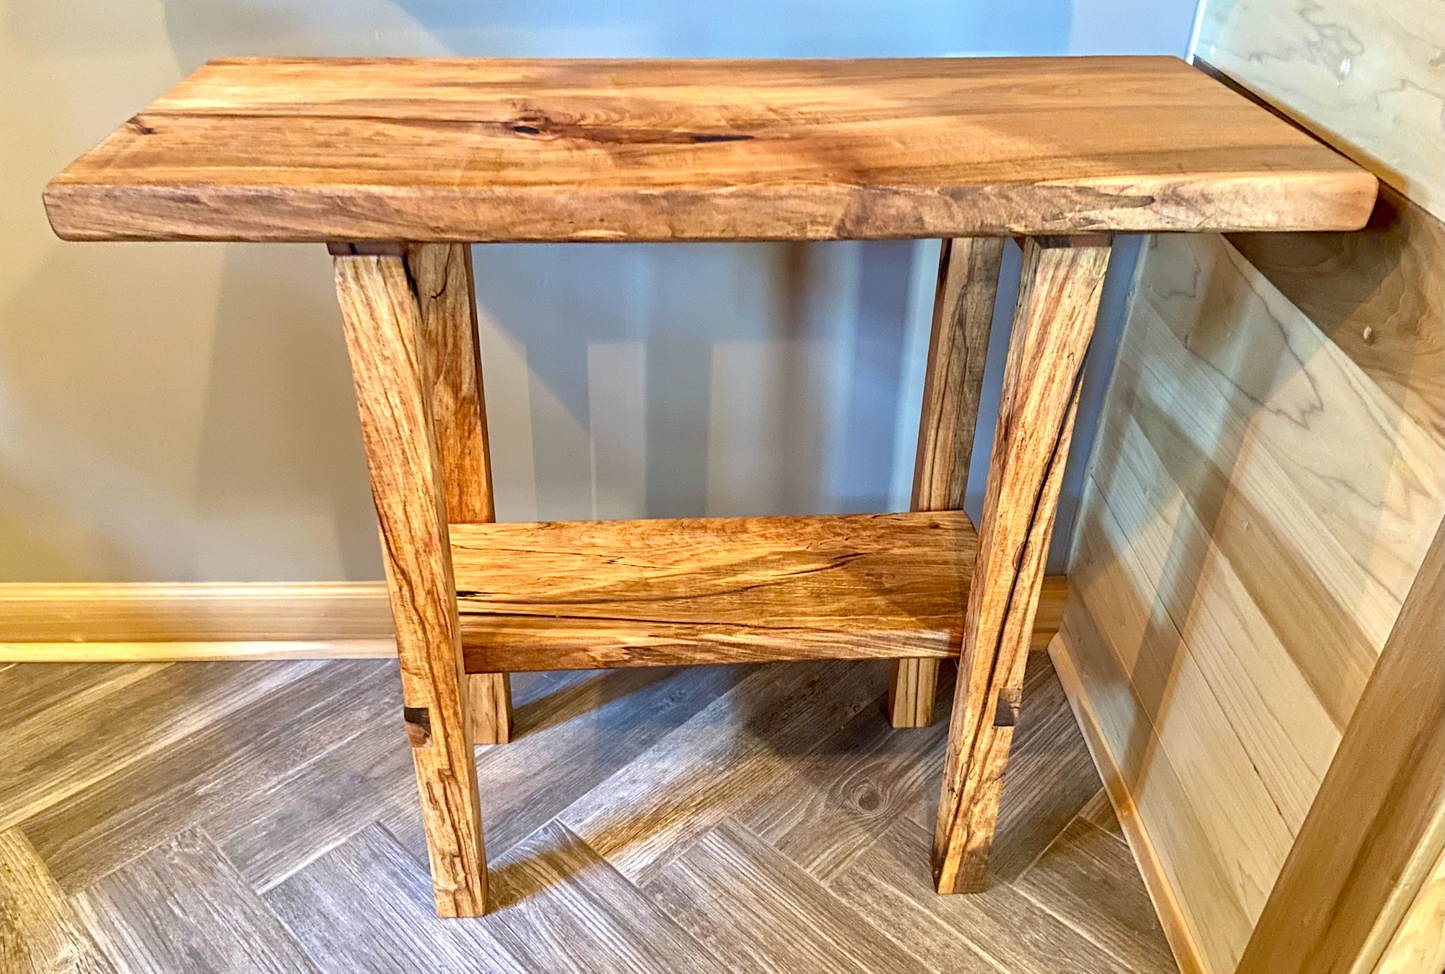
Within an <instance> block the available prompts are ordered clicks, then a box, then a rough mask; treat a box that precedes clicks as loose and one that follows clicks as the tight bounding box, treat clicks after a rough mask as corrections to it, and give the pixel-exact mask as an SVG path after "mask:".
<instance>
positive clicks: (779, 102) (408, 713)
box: [45, 57, 1376, 916]
mask: <svg viewBox="0 0 1445 974" xmlns="http://www.w3.org/2000/svg"><path fill="white" fill-rule="evenodd" d="M1375 189H1376V185H1375V179H1374V177H1373V176H1371V175H1370V174H1369V173H1367V172H1365V171H1364V170H1362V169H1359V168H1358V167H1356V166H1355V165H1353V164H1352V163H1350V162H1349V161H1347V160H1346V159H1344V158H1342V157H1341V156H1339V155H1337V154H1335V153H1334V152H1333V151H1332V150H1330V149H1328V148H1326V147H1325V146H1323V145H1321V144H1319V143H1318V142H1316V141H1314V140H1313V139H1312V138H1310V137H1309V136H1308V135H1305V134H1303V133H1302V132H1300V131H1297V130H1296V129H1295V128H1293V127H1292V126H1291V125H1289V124H1288V123H1287V122H1284V121H1282V120H1281V119H1279V118H1276V117H1275V116H1274V115H1272V114H1271V113H1270V112H1269V111H1267V110H1265V109H1263V108H1261V107H1259V106H1257V105H1255V104H1253V103H1252V102H1250V101H1249V100H1248V99H1246V98H1245V97H1243V96H1242V95H1239V94H1236V93H1235V92H1233V91H1231V90H1230V89H1229V88H1227V87H1225V86H1224V85H1222V84H1220V83H1219V82H1217V81H1214V80H1212V79H1211V78H1209V77H1207V76H1205V75H1204V74H1202V73H1200V72H1198V71H1196V70H1194V69H1193V68H1191V67H1189V66H1188V65H1186V64H1184V63H1183V62H1182V61H1179V60H1176V59H1174V58H1163V57H1143V58H1108V57H1105V58H1048V59H1043V58H1019V59H1015V58H992V59H977V60H971V59H952V58H950V59H923V60H867V61H541V60H536V61H520V60H510V61H507V60H474V61H464V60H374V59H365V60H295V59H266V60H254V59H238V60H226V61H213V62H212V63H210V64H208V65H206V66H205V67H203V68H202V69H201V70H199V71H197V72H196V73H195V74H194V75H192V76H191V77H190V78H188V79H186V80H185V81H183V82H182V83H181V84H180V85H178V86H177V87H176V88H175V89H174V90H173V91H171V92H170V93H169V94H167V95H165V96H164V97H162V98H161V99H160V100H159V101H157V102H156V103H155V104H153V105H152V106H151V107H150V108H147V109H145V110H144V111H142V112H141V113H140V114H138V115H136V116H135V117H133V118H131V119H130V120H129V121H128V122H126V123H125V124H124V125H123V126H121V127H120V128H119V129H117V130H116V131H115V133H114V134H112V135H111V136H110V137H109V138H107V139H106V140H105V141H104V142H102V143H101V144H100V145H99V146H97V147H96V148H95V149H93V150H92V151H90V152H88V153H86V154H85V155H84V156H82V157H81V158H80V159H79V160H77V161H76V162H74V163H72V164H71V165H70V166H69V167H68V168H67V169H66V170H65V171H64V172H62V173H61V174H60V175H58V176H56V177H55V179H54V180H53V181H52V182H51V183H50V185H49V186H48V187H47V189H46V191H45V205H46V209H47V211H48V213H49V215H50V221H51V223H52V224H53V225H54V227H55V230H56V232H57V233H59V234H60V235H61V236H63V237H67V238H70V239H75V240H238V241H239V240H255V241H317V242H320V241H324V242H326V244H327V246H328V249H329V250H330V251H331V253H332V254H333V255H334V259H333V269H334V272H335V277H336V291H337V298H338V302H339V305H340V308H341V319H342V330H343V333H344V335H345V339H346V345H347V349H348V351H349V353H350V356H351V366H352V378H353V380H354V383H355V386H356V397H357V406H358V410H359V415H360V419H361V431H362V442H363V446H364V447H365V450H366V456H367V464H368V467H369V470H370V474H371V484H372V494H373V497H374V499H375V501H376V511H377V520H378V523H379V525H380V528H381V535H382V539H383V544H382V554H383V561H384V564H385V566H386V574H387V579H388V591H389V592H390V595H391V605H392V616H393V620H394V622H395V624H396V638H397V655H398V659H399V661H400V666H399V671H400V676H401V684H402V700H403V712H402V719H403V721H404V722H405V723H406V727H407V737H408V740H409V741H410V743H411V746H412V754H413V759H414V762H413V763H414V764H415V767H416V774H417V781H418V786H419V794H420V795H421V803H422V816H423V819H424V821H425V824H426V835H427V850H428V855H429V859H430V862H431V870H432V884H433V889H434V891H435V894H436V904H437V910H438V911H439V912H440V913H442V914H443V915H446V916H469V915H474V914H477V913H481V912H483V910H484V909H485V908H486V904H487V875H486V854H485V850H484V848H483V843H482V820H481V811H480V804H479V801H478V790H477V789H478V782H477V769H476V766H475V759H474V755H473V752H472V744H473V742H474V741H475V742H478V743H488V744H502V743H505V742H507V741H508V739H509V735H510V727H511V719H510V714H511V710H510V696H509V690H508V684H507V674H509V673H510V672H513V671H518V670H529V669H574V668H595V667H615V666H659V665H678V664H698V663H722V662H744V661H758V662H761V661H775V660H776V661H781V660H800V659H825V658H880V659H890V660H892V662H893V667H894V669H893V678H892V691H891V692H890V695H889V713H890V719H891V720H892V721H893V724H894V726H897V727H922V726H926V725H927V724H928V723H929V722H930V720H931V719H932V713H933V704H934V699H935V690H936V686H937V676H938V662H939V660H940V659H942V658H946V657H952V658H955V659H957V660H958V665H959V670H958V679H957V681H956V684H955V690H954V701H953V709H952V712H951V713H950V716H949V731H948V742H947V745H946V748H945V752H944V762H943V775H942V778H943V781H942V786H941V789H940V795H939V806H938V815H937V821H936V825H935V829H934V841H933V880H934V886H935V888H936V889H937V890H938V891H939V892H946V893H963V892H974V891H978V890H981V889H983V888H984V887H985V886H986V884H987V879H988V860H989V853H990V850H991V848H992V845H993V834H994V828H995V825H996V823H997V817H998V809H999V795H1000V788H1001V785H1000V782H1001V781H1002V776H1003V772H1004V768H1005V765H1006V763H1007V760H1008V753H1009V747H1010V744H1011V741H1012V737H1013V728H1014V726H1015V724H1016V722H1017V717H1018V713H1019V707H1020V703H1021V700H1022V692H1023V691H1022V688H1023V678H1024V667H1025V664H1026V661H1027V658H1028V647H1029V645H1030V642H1031V639H1032V630H1033V623H1034V619H1035V615H1036V612H1037V609H1038V605H1039V600H1040V597H1041V592H1042V587H1043V581H1044V577H1043V573H1044V560H1045V555H1046V553H1047V551H1048V548H1049V536H1050V532H1051V531H1052V530H1053V522H1054V514H1055V511H1056V510H1057V504H1058V495H1059V489H1060V484H1061V482H1062V479H1063V469H1064V460H1065V458H1066V457H1067V456H1068V453H1069V443H1070V436H1071V434H1072V430H1073V423H1074V413H1075V408H1076V406H1077V404H1078V394H1079V378H1080V375H1081V374H1082V373H1081V363H1082V361H1083V358H1084V353H1085V350H1086V349H1087V348H1088V345H1089V340H1090V336H1091V335H1092V333H1093V329H1094V320H1095V317H1096V314H1097V311H1098V307H1099V296H1100V293H1101V292H1102V289H1103V282H1104V274H1105V270H1106V268H1107V267H1108V263H1109V255H1110V248H1111V246H1112V244H1111V234H1112V233H1113V232H1115V231H1135V232H1141V231H1171V230H1173V231H1183V230H1191V231H1199V230H1353V229H1357V228H1359V227H1362V226H1363V225H1364V224H1365V222H1366V220H1367V218H1368V217H1369V215H1370V211H1371V209H1372V207H1373V203H1374V199H1375ZM1005 236H1021V237H1023V238H1024V240H1023V258H1022V264H1021V270H1020V272H1019V291H1018V300H1017V302H1016V304H1015V308H1014V321H1013V326H1012V328H1011V330H1010V333H1009V340H1008V355H1007V361H1006V364H1005V367H1004V377H1003V384H1002V388H1001V390H1000V392H999V393H998V395H999V411H998V421H997V425H996V427H995V433H994V446H993V452H992V454H991V456H990V458H989V473H988V483H987V485H986V489H985V491H984V503H983V508H982V513H981V514H980V517H979V522H978V525H977V528H975V526H974V524H973V523H972V521H971V520H970V519H969V517H968V516H967V515H966V514H965V513H964V512H963V511H962V510H961V508H962V502H963V498H964V496H965V495H966V493H967V487H968V484H967V477H968V470H969V466H970V459H969V451H970V449H971V448H972V444H973V439H974V436H973V434H974V423H975V417H976V416H977V415H978V411H979V410H978V406H979V397H980V394H981V389H982V382H983V362H984V354H983V353H984V350H985V349H987V348H988V346H989V328H990V325H991V322H992V319H993V309H994V304H995V300H996V297H997V290H998V282H999V277H1000V267H1001V266H1002V265H1001V262H1002V259H1003V251H1004V241H1003V240H1002V239H1001V238H1002V237H1005ZM869 237H873V238H877V237H941V238H943V244H942V246H941V248H940V252H941V257H940V266H939V278H938V279H939V285H938V290H937V303H936V306H935V312H934V320H933V328H932V331H931V334H930V338H929V352H928V365H927V367H926V377H925V382H924V391H923V404H922V408H921V412H920V416H921V419H920V423H919V445H918V461H917V464H916V467H915V474H914V493H913V502H912V505H911V508H912V509H911V510H910V511H908V512H906V513H896V514H871V515H866V514H865V515H818V516H811V517H774V518H768V517H757V518H671V519H661V520H651V521H615V522H608V523H606V524H603V523H599V522H573V523H562V524H499V523H496V520H495V509H494V505H493V503H492V497H491V472H490V469H491V468H490V461H489V453H488V447H487V433H486V415H485V408H484V406H483V403H484V402H485V398H484V396H483V394H482V380H481V367H482V363H481V359H480V355H479V354H478V350H477V338H476V300H475V296H474V294H473V280H474V278H473V274H472V263H471V262H472V250H471V248H470V247H469V246H467V244H470V243H481V242H487V241H528V240H534V241H593V240H637V241H641V240H648V241H666V240H730V241H731V240H825V239H844V238H869ZM698 800H700V799H698ZM692 803H694V799H693V798H688V799H686V800H683V801H682V802H681V803H680V804H679V805H678V806H677V807H678V810H679V813H680V814H686V813H689V810H690V809H692V807H693V804H692ZM666 817H667V816H663V815H657V814H654V813H652V812H648V813H646V814H642V815H640V816H639V817H637V819H636V821H635V823H633V824H632V825H628V826H626V828H629V829H630V828H634V827H635V828H644V827H651V826H653V825H658V827H660V825H659V823H661V822H662V821H663V819H665V818H666ZM620 818H622V819H626V818H628V816H626V815H622V816H620ZM629 836H630V838H626V839H619V840H618V841H620V842H622V845H623V846H624V847H626V846H629V845H630V844H632V842H633V840H636V841H638V842H643V843H645V842H650V841H652V840H650V839H646V838H645V837H644V836H641V835H633V834H632V833H629Z"/></svg>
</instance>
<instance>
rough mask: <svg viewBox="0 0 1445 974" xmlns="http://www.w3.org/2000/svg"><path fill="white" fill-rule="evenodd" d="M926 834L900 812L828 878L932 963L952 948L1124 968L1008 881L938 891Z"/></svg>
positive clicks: (1085, 970)
mask: <svg viewBox="0 0 1445 974" xmlns="http://www.w3.org/2000/svg"><path fill="white" fill-rule="evenodd" d="M931 845H932V835H931V834H930V833H928V832H926V831H924V830H923V829H922V828H920V827H919V826H918V824H917V823H916V822H914V821H912V820H910V819H901V820H900V821H899V822H898V823H897V824H896V825H895V826H893V828H891V829H889V830H888V831H887V832H885V833H884V834H883V836H882V837H881V838H880V839H879V841H878V842H877V843H876V844H875V845H874V846H873V847H872V848H871V849H869V850H868V851H867V852H866V853H864V854H863V855H862V856H860V857H858V859H857V860H855V861H854V862H853V863H852V864H851V865H850V866H849V867H848V868H847V869H845V870H844V871H843V872H841V873H839V874H838V875H837V876H835V877H834V878H833V879H832V880H831V881H829V883H828V888H829V889H831V890H832V891H833V892H834V893H835V894H836V895H838V896H839V897H841V898H842V899H843V900H845V901H846V902H848V903H849V904H850V905H852V906H853V907H854V909H857V910H858V911H859V912H861V913H862V914H863V915H864V916H866V917H867V918H868V919H869V920H871V921H872V922H873V923H875V924H876V925H878V926H880V927H882V928H883V929H886V930H887V931H888V932H889V934H890V935H891V936H892V937H893V938H894V939H895V940H897V941H899V942H900V943H902V944H904V945H905V946H907V947H908V949H909V950H911V951H912V952H914V953H916V954H918V955H919V956H920V957H922V958H923V960H924V961H925V962H926V963H928V964H929V965H930V966H931V967H933V968H934V969H935V970H939V971H945V970H949V969H951V968H950V965H956V963H957V961H956V960H955V958H956V957H958V956H964V955H968V954H973V955H976V956H978V957H981V958H986V959H988V960H990V961H991V962H992V963H993V964H994V965H996V966H997V967H998V968H999V969H1001V970H1002V971H1005V972H1007V974H1128V972H1127V968H1125V967H1124V965H1122V964H1120V963H1119V962H1118V961H1116V960H1115V959H1114V958H1113V957H1111V956H1110V955H1108V954H1107V953H1105V952H1104V951H1103V950H1101V949H1100V948H1099V947H1097V946H1095V945H1094V944H1093V943H1092V942H1090V941H1089V940H1087V939H1086V938H1084V937H1083V936H1081V935H1080V934H1079V933H1077V932H1076V931H1074V930H1073V929H1072V928H1070V927H1069V926H1068V925H1066V924H1065V923H1063V922H1062V921H1061V920H1059V919H1057V918H1056V917H1054V916H1053V915H1052V914H1050V913H1048V912H1046V911H1044V910H1042V909H1040V908H1039V907H1038V906H1037V905H1036V904H1034V903H1033V901H1031V900H1029V899H1027V898H1026V897H1024V896H1023V895H1022V894H1020V893H1018V892H1016V891H1015V890H1013V889H1012V888H1010V887H1009V886H1008V885H1006V884H1003V883H995V884H994V885H992V886H990V887H989V889H988V890H987V891H985V892H983V893H970V894H964V895H956V896H939V895H938V894H937V893H935V892H934V890H933V883H932V877H931V875H930V871H929V851H930V847H931Z"/></svg>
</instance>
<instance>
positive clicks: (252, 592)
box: [0, 582, 394, 661]
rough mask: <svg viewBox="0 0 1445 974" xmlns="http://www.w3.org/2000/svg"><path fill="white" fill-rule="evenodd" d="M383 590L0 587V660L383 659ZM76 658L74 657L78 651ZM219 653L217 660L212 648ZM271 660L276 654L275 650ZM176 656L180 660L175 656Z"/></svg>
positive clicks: (222, 585)
mask: <svg viewBox="0 0 1445 974" xmlns="http://www.w3.org/2000/svg"><path fill="white" fill-rule="evenodd" d="M393 639H394V637H393V629H392V622H391V607H390V605H389V604H388V603H387V599H386V588H385V586H384V585H383V584H381V583H378V582H244V583H233V582H185V583H171V582H140V583H132V582H104V583H90V582H62V583H54V582H7V583H5V584H0V659H6V660H9V659H11V658H12V657H14V658H15V659H16V661H26V660H29V659H33V658H36V657H35V655H34V654H38V653H39V650H30V651H27V650H26V649H25V646H26V645H27V644H37V643H41V644H46V643H48V644H64V643H72V642H74V643H81V642H88V643H109V644H113V645H114V646H115V649H114V650H113V651H114V652H116V653H117V654H122V653H123V652H124V651H123V650H121V649H120V647H121V646H123V645H125V644H132V645H134V646H136V647H137V648H136V649H135V650H132V651H131V654H130V655H129V656H125V655H117V657H116V658H117V659H119V660H128V659H145V658H149V657H146V656H144V655H143V654H144V653H146V652H147V650H146V649H144V648H142V647H146V646H150V645H154V644H157V643H232V644H236V645H238V646H244V645H249V644H254V643H261V642H277V643H283V644H288V643H289V644H292V645H293V646H298V647H299V646H301V645H305V644H308V643H316V644H321V643H330V644H334V645H335V656H336V657H337V658H341V657H342V656H343V655H345V654H348V653H349V652H353V651H354V652H356V653H357V654H358V655H371V654H377V655H391V653H392V652H393V651H394V650H393V649H388V648H387V647H386V644H387V643H389V642H392V641H393ZM77 651H79V650H77ZM217 651H218V652H219V651H221V650H220V649H219V648H218V650H217ZM277 651H278V652H282V651H285V647H278V648H277ZM177 652H186V650H185V649H183V648H181V647H177Z"/></svg>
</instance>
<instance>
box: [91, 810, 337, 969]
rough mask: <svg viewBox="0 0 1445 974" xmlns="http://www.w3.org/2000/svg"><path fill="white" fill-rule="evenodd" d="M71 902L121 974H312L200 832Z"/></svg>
mask: <svg viewBox="0 0 1445 974" xmlns="http://www.w3.org/2000/svg"><path fill="white" fill-rule="evenodd" d="M74 903H75V905H76V909H77V912H78V913H79V914H80V915H81V917H82V918H83V919H84V921H85V924H86V926H87V927H88V928H89V929H90V932H91V934H92V935H93V936H94V937H95V939H96V940H97V942H99V944H100V946H101V948H102V949H103V950H104V951H105V952H106V953H107V954H108V955H109V956H110V957H111V958H112V959H113V960H114V961H115V962H116V964H117V966H118V967H120V968H121V969H122V970H123V971H124V972H126V974H178V972H185V974H260V972H264V974H318V972H317V971H316V968H315V967H314V966H312V964H311V962H310V961H309V960H307V958H306V955H305V953H304V952H303V951H302V950H301V947H300V946H299V945H298V944H297V943H296V941H294V940H293V939H292V938H291V935H290V934H288V933H287V932H286V930H285V928H284V927H282V925H281V923H280V921H279V920H277V919H276V917H275V915H274V914H272V913H271V911H270V910H268V909H267V908H266V906H265V904H263V903H262V902H261V900H260V899H259V898H258V897H257V896H256V895H255V894H254V893H253V892H252V891H251V888H250V887H249V886H247V885H246V882H245V880H243V879H242V878H241V876H240V874H238V873H237V872H236V871H235V870H234V869H233V868H231V864H230V863H228V862H226V859H225V857H224V856H222V855H221V853H220V850H218V849H217V848H216V847H215V844H214V843H213V842H212V841H211V839H210V837H209V836H207V835H206V834H205V833H204V832H202V831H200V830H199V829H188V830H187V831H185V832H182V833H181V834H180V835H178V836H176V837H175V838H174V839H172V840H171V841H170V842H168V843H166V844H165V845H164V846H160V847H158V848H156V849H153V850H151V851H150V852H148V853H146V854H145V855H143V856H141V857H140V858H139V859H136V860H134V861H133V862H130V863H128V864H127V865H125V866H122V867H121V868H120V869H117V870H116V871H115V872H113V873H111V874H110V875H108V876H106V877H104V878H103V879H101V880H100V881H99V882H98V883H96V884H95V885H94V886H92V887H90V888H89V889H87V890H85V891H84V892H81V893H79V894H77V895H76V896H75V897H74Z"/></svg>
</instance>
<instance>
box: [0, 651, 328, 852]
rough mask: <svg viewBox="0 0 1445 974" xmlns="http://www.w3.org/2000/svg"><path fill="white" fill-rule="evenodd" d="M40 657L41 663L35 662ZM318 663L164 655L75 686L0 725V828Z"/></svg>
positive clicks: (154, 749) (268, 691) (279, 686)
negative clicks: (113, 682) (105, 679)
mask: <svg viewBox="0 0 1445 974" xmlns="http://www.w3.org/2000/svg"><path fill="white" fill-rule="evenodd" d="M37 665H48V664H37ZM322 665H324V664H323V662H322V661H318V660H305V661H298V662H279V663H278V662H272V663H232V662H217V663H166V664H160V665H153V666H146V667H143V668H139V669H137V670H134V671H129V674H137V675H139V677H140V678H139V679H134V680H131V681H130V682H127V683H125V684H124V685H123V686H121V687H114V686H111V687H107V688H105V690H106V692H104V693H100V692H96V693H89V692H81V693H77V694H76V695H74V696H71V697H66V698H64V699H63V700H60V701H58V702H57V703H56V704H55V705H54V706H52V707H49V708H47V709H46V710H44V711H42V712H40V713H37V714H34V715H33V716H31V717H30V718H28V719H26V720H22V721H19V722H16V723H13V724H12V723H7V724H4V725H3V726H0V754H4V755H6V759H7V768H6V771H7V773H6V774H5V775H4V777H0V828H8V827H9V826H11V825H16V824H19V823H20V822H23V821H24V820H26V819H28V818H31V817H33V816H35V815H37V814H39V813H40V812H42V811H44V810H45V809H46V808H49V807H50V806H51V805H54V804H56V803H58V802H60V801H63V800H65V799H66V798H68V797H69V796H71V795H73V794H75V793H76V792H79V791H80V790H82V789H83V788H86V787H88V786H90V785H92V784H94V783H95V782H97V781H99V780H100V779H102V778H104V777H106V776H107V775H111V774H114V773H116V771H118V770H119V769H120V768H122V767H124V766H125V765H126V764H129V763H131V762H134V761H138V760H140V759H141V758H143V757H145V756H146V755H148V754H152V753H154V752H156V751H158V750H160V749H162V748H164V747H167V746H169V745H171V744H173V743H175V742H176V741H180V740H183V739H184V738H186V737H188V736H189V735H191V734H194V733H196V732H198V731H200V730H201V729H202V728H204V727H205V726H206V725H207V724H210V723H212V722H214V721H216V720H218V719H220V718H221V717H223V716H225V715H226V714H228V713H230V712H231V711H232V710H235V709H237V708H239V707H243V706H245V705H246V704H248V703H250V702H251V701H253V700H257V699H260V698H261V697H264V696H266V695H267V694H270V693H273V692H275V691H277V690H279V689H280V688H281V687H283V686H285V685H286V684H287V683H290V682H291V681H292V680H295V679H299V678H300V677H301V676H303V675H304V674H306V673H309V672H311V671H312V670H314V669H316V668H318V667H320V666H322Z"/></svg>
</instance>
